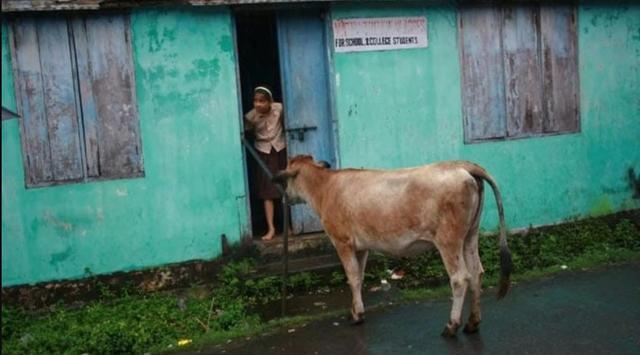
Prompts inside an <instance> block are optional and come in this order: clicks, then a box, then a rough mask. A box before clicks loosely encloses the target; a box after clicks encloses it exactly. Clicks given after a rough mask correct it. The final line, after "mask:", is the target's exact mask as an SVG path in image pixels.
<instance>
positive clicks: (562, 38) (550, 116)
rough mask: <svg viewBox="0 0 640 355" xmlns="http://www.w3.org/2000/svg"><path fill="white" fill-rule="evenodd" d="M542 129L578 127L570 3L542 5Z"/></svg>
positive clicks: (574, 47)
mask: <svg viewBox="0 0 640 355" xmlns="http://www.w3.org/2000/svg"><path fill="white" fill-rule="evenodd" d="M540 27H541V43H542V67H543V70H544V76H543V85H544V109H545V122H544V132H553V133H559V132H570V131H576V130H578V128H579V127H578V121H579V120H578V117H579V106H578V105H579V97H578V94H579V92H580V90H579V82H578V52H577V47H578V44H577V35H576V13H575V8H574V7H573V6H541V8H540Z"/></svg>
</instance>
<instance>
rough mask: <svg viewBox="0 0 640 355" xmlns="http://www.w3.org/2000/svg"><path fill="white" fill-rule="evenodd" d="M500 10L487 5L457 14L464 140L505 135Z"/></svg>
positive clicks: (463, 10)
mask: <svg viewBox="0 0 640 355" xmlns="http://www.w3.org/2000/svg"><path fill="white" fill-rule="evenodd" d="M500 23H501V11H500V9H499V8H496V7H490V6H470V7H464V8H462V9H461V11H460V32H461V46H462V48H461V66H462V104H463V116H464V123H465V141H467V142H473V141H478V140H484V139H492V138H502V137H504V136H505V131H506V127H505V115H506V108H505V99H504V68H503V63H502V60H503V58H502V44H501V34H500V32H501V31H500V26H499V24H500Z"/></svg>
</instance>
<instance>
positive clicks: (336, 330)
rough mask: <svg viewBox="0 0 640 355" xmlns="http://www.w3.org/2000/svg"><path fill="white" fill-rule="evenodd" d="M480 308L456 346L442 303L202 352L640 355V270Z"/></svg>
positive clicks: (572, 277) (582, 274) (561, 281)
mask: <svg viewBox="0 0 640 355" xmlns="http://www.w3.org/2000/svg"><path fill="white" fill-rule="evenodd" d="M345 297H350V295H349V294H345ZM364 301H365V306H366V302H367V300H366V299H365V300H364ZM482 301H483V302H482V307H483V320H482V323H481V325H480V332H479V333H477V334H473V335H466V334H464V333H463V332H462V329H460V332H459V334H458V336H457V338H454V339H446V338H443V337H441V336H440V332H441V331H442V329H443V327H444V324H445V323H446V321H447V318H448V314H449V310H450V301H449V300H436V301H422V302H413V303H410V304H404V305H398V306H393V307H386V308H383V309H378V310H373V311H371V312H368V313H367V315H366V316H367V318H366V322H365V323H364V324H363V325H360V326H350V325H348V324H347V322H345V320H344V319H343V318H334V319H326V320H322V321H317V322H314V323H310V324H307V325H306V326H304V327H302V328H298V329H295V331H291V330H290V329H282V330H281V331H278V332H276V333H275V334H269V335H265V336H261V337H257V338H254V339H251V340H249V341H241V342H235V343H231V344H227V345H225V346H223V347H217V348H213V349H208V350H206V351H204V353H207V354H252V355H253V354H296V355H297V354H331V355H333V354H545V355H549V354H640V263H631V264H626V265H619V266H612V267H608V268H604V269H598V270H595V271H576V272H573V271H566V272H565V273H563V274H561V275H558V276H555V277H553V278H549V279H544V280H539V281H535V282H530V283H523V284H518V285H515V286H514V287H513V288H512V289H511V291H510V293H509V294H508V295H507V296H506V297H505V298H504V299H502V300H500V301H497V300H496V299H495V294H494V293H493V292H487V293H486V294H485V295H483V300H482ZM465 308H466V307H465ZM463 319H465V320H466V313H465V317H463Z"/></svg>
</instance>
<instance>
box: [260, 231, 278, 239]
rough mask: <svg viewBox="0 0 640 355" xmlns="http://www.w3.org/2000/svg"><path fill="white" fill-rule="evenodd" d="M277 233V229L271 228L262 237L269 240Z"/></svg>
mask: <svg viewBox="0 0 640 355" xmlns="http://www.w3.org/2000/svg"><path fill="white" fill-rule="evenodd" d="M275 235H276V231H275V230H269V231H268V232H267V234H265V235H263V236H262V238H261V239H262V240H264V241H269V240H272V239H273V237H274V236H275Z"/></svg>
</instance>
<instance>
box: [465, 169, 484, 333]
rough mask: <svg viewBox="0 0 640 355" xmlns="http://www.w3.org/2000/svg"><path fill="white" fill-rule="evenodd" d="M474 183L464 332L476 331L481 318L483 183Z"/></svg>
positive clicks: (468, 245)
mask: <svg viewBox="0 0 640 355" xmlns="http://www.w3.org/2000/svg"><path fill="white" fill-rule="evenodd" d="M476 184H477V186H478V195H477V197H478V198H477V202H476V203H477V208H476V213H475V215H474V217H473V221H472V222H471V228H470V229H469V232H468V233H467V237H466V238H465V240H464V260H465V262H466V264H467V269H468V270H469V273H470V274H471V279H470V280H469V286H470V288H471V312H470V314H469V320H468V321H467V324H466V325H465V326H464V332H465V333H475V332H477V331H478V326H479V325H480V320H481V316H480V313H481V312H480V296H481V295H482V275H483V274H484V269H483V268H482V262H481V261H480V254H479V252H478V229H479V227H480V216H481V215H482V200H483V194H484V191H483V190H484V185H483V182H482V180H479V179H476Z"/></svg>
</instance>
